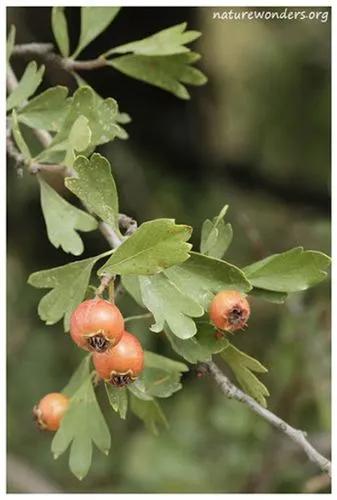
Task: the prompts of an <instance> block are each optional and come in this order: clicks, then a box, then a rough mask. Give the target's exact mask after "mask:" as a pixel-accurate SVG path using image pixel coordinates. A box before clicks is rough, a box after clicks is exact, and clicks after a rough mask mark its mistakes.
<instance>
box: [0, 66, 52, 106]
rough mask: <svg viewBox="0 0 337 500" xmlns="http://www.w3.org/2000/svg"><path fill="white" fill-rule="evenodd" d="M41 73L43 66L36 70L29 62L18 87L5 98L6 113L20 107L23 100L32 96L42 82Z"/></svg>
mask: <svg viewBox="0 0 337 500" xmlns="http://www.w3.org/2000/svg"><path fill="white" fill-rule="evenodd" d="M43 73H44V66H43V65H42V66H40V68H39V69H38V67H37V64H36V62H35V61H31V62H30V63H29V64H28V66H27V67H26V69H25V72H24V74H23V76H22V78H21V80H20V82H19V84H18V86H17V87H16V88H15V89H14V90H13V92H12V93H11V94H10V95H9V96H8V98H7V103H6V109H7V111H10V110H11V109H12V108H18V107H19V106H22V104H23V103H24V102H25V100H26V99H28V98H29V97H30V96H31V95H33V94H34V92H35V90H36V89H37V88H38V86H39V85H40V83H41V81H42V77H43Z"/></svg>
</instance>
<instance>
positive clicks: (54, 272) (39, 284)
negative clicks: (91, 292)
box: [28, 252, 109, 331]
mask: <svg viewBox="0 0 337 500" xmlns="http://www.w3.org/2000/svg"><path fill="white" fill-rule="evenodd" d="M107 254H109V252H106V253H103V254H101V255H96V256H95V257H91V258H89V259H84V260H80V261H77V262H71V263H70V264H66V265H65V266H60V267H54V268H52V269H46V270H43V271H38V272H36V273H33V274H31V275H30V276H29V278H28V283H29V284H30V285H32V286H34V287H36V288H52V290H51V291H50V292H48V293H47V295H45V296H44V297H42V299H41V300H40V302H39V305H38V314H39V316H40V318H41V319H42V321H45V323H46V324H47V325H53V324H55V323H57V322H58V321H59V320H60V319H62V318H63V316H64V330H65V331H68V330H69V320H70V315H71V313H72V312H73V310H74V309H75V308H76V307H77V306H78V304H80V303H81V302H82V300H83V297H84V296H85V294H86V291H87V288H88V284H89V279H90V275H91V271H92V268H93V266H94V265H95V263H96V262H97V261H98V260H99V259H101V258H102V257H105V256H106V255H107Z"/></svg>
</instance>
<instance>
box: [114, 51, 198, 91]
mask: <svg viewBox="0 0 337 500" xmlns="http://www.w3.org/2000/svg"><path fill="white" fill-rule="evenodd" d="M198 59H199V55H198V54H195V53H193V52H187V53H184V54H175V55H171V56H143V55H136V54H131V55H126V56H121V57H117V58H115V59H111V60H107V64H108V65H110V66H112V67H113V68H115V69H117V70H118V71H121V72H122V73H124V74H125V75H127V76H131V77H132V78H136V79H137V80H141V81H143V82H146V83H149V84H151V85H155V86H156V87H160V88H161V89H163V90H167V91H168V92H171V93H172V94H174V95H175V96H177V97H180V98H181V99H189V98H190V95H189V93H188V91H187V89H186V87H185V86H184V85H183V84H188V85H204V84H205V83H206V82H207V78H206V76H205V75H204V74H203V73H202V72H201V71H200V70H198V69H196V68H194V67H192V66H191V64H193V63H194V62H196V61H197V60H198Z"/></svg>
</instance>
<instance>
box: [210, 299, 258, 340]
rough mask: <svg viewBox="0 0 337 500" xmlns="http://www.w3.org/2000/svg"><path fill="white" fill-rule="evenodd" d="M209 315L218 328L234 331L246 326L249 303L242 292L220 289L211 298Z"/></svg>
mask: <svg viewBox="0 0 337 500" xmlns="http://www.w3.org/2000/svg"><path fill="white" fill-rule="evenodd" d="M209 316H210V318H211V320H212V322H213V323H214V325H215V326H216V327H217V328H219V329H220V330H227V331H228V332H234V331H235V330H240V329H241V328H244V327H245V326H246V324H247V321H248V318H249V316H250V305H249V302H248V300H247V299H246V297H245V296H244V295H243V294H242V293H240V292H237V291H235V290H222V291H221V292H219V293H217V294H216V295H215V297H214V299H213V300H212V302H211V305H210V308H209Z"/></svg>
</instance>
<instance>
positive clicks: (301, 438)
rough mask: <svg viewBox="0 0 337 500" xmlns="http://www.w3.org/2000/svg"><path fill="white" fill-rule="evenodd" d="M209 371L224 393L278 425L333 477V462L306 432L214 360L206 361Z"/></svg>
mask: <svg viewBox="0 0 337 500" xmlns="http://www.w3.org/2000/svg"><path fill="white" fill-rule="evenodd" d="M205 365H206V367H207V371H208V373H209V374H210V375H211V376H212V377H213V379H214V380H215V382H216V383H217V385H218V386H219V387H220V389H221V390H222V392H223V393H224V395H225V396H226V397H227V398H229V399H235V400H236V401H239V402H240V403H243V404H245V405H246V406H248V408H250V409H251V410H252V411H253V412H255V413H256V414H257V415H259V416H260V417H262V418H264V419H265V420H266V421H267V422H269V423H270V424H271V425H273V426H274V427H276V428H277V429H278V430H279V431H281V432H282V433H283V434H285V435H286V436H288V437H289V438H290V439H291V440H292V441H293V442H294V443H296V444H297V445H298V446H300V447H301V448H302V450H303V451H304V452H305V453H306V455H307V457H308V458H309V460H310V461H311V462H313V463H314V464H316V465H317V466H318V467H319V468H320V469H321V470H322V471H323V472H326V473H327V474H328V475H329V477H331V462H330V461H329V460H328V459H327V458H325V457H323V455H321V454H320V453H319V452H318V451H317V450H316V449H315V448H314V447H313V446H312V445H311V444H310V443H309V441H308V440H307V438H306V433H305V432H303V431H302V430H300V429H295V428H294V427H291V426H290V425H289V424H287V422H285V421H284V420H282V419H281V418H280V417H277V416H276V415H275V414H274V413H272V412H271V411H270V410H267V408H264V407H263V406H261V405H260V404H259V403H257V402H256V401H255V399H253V398H252V397H250V396H248V394H246V393H244V392H243V391H241V389H239V388H238V387H236V385H234V384H233V383H232V382H231V381H230V380H229V379H228V377H226V375H225V374H224V373H223V372H222V371H221V370H220V369H219V368H218V366H217V365H216V364H215V363H214V362H213V361H209V362H208V363H205Z"/></svg>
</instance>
